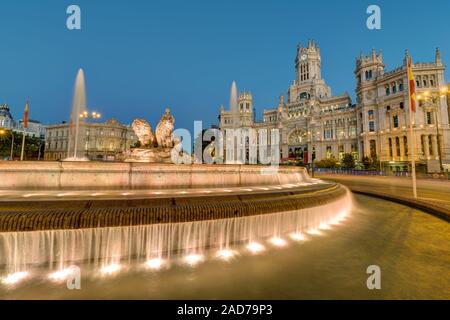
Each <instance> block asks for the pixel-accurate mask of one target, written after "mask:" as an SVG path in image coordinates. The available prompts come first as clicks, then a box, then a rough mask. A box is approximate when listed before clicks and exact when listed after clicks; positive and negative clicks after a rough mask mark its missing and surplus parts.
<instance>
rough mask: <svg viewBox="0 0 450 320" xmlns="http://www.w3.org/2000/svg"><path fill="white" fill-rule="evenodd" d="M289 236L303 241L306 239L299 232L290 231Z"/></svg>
mask: <svg viewBox="0 0 450 320" xmlns="http://www.w3.org/2000/svg"><path fill="white" fill-rule="evenodd" d="M289 236H290V237H291V239H292V240H294V241H305V240H306V237H305V235H304V234H303V233H301V232H294V233H291V234H290V235H289Z"/></svg>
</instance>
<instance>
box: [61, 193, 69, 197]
mask: <svg viewBox="0 0 450 320" xmlns="http://www.w3.org/2000/svg"><path fill="white" fill-rule="evenodd" d="M72 195H73V194H72V193H58V194H57V196H58V197H68V196H72Z"/></svg>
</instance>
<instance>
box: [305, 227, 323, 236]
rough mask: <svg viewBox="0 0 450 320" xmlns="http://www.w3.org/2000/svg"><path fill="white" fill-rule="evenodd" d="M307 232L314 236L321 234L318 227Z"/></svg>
mask: <svg viewBox="0 0 450 320" xmlns="http://www.w3.org/2000/svg"><path fill="white" fill-rule="evenodd" d="M307 233H308V234H310V235H312V236H320V235H321V233H320V231H319V230H317V229H309V230H308V232H307Z"/></svg>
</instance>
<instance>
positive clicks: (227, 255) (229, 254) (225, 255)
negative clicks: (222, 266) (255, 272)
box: [217, 249, 236, 260]
mask: <svg viewBox="0 0 450 320" xmlns="http://www.w3.org/2000/svg"><path fill="white" fill-rule="evenodd" d="M235 255H236V253H235V252H234V251H232V250H228V249H223V250H220V251H219V252H217V257H218V258H220V259H222V260H230V259H231V258H233V257H234V256H235Z"/></svg>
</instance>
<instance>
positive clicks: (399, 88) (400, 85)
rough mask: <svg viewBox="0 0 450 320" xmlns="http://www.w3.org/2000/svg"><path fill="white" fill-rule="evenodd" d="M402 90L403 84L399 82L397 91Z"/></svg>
mask: <svg viewBox="0 0 450 320" xmlns="http://www.w3.org/2000/svg"><path fill="white" fill-rule="evenodd" d="M403 90H404V88H403V82H400V84H399V85H398V91H400V92H401V91H403Z"/></svg>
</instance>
